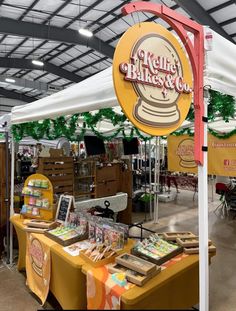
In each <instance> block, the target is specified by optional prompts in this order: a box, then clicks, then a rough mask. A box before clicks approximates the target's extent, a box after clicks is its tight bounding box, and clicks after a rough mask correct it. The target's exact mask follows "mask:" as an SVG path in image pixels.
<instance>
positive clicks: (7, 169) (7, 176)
mask: <svg viewBox="0 0 236 311" xmlns="http://www.w3.org/2000/svg"><path fill="white" fill-rule="evenodd" d="M8 137H9V135H8V131H7V130H6V131H5V152H6V153H5V160H6V163H5V165H6V179H5V181H6V193H5V204H6V218H7V223H6V230H7V243H6V244H7V264H9V262H10V261H9V258H10V254H9V238H10V237H9V232H10V231H9V218H10V217H9V216H10V208H9V139H8Z"/></svg>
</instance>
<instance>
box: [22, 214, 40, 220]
mask: <svg viewBox="0 0 236 311" xmlns="http://www.w3.org/2000/svg"><path fill="white" fill-rule="evenodd" d="M21 215H22V216H23V217H29V218H33V219H42V218H43V217H42V216H40V215H38V216H35V215H32V214H30V213H24V214H21Z"/></svg>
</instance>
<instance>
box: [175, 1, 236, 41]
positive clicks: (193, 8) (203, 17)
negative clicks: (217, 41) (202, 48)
mask: <svg viewBox="0 0 236 311" xmlns="http://www.w3.org/2000/svg"><path fill="white" fill-rule="evenodd" d="M175 2H176V3H177V4H178V5H179V6H180V7H181V8H182V9H183V10H184V11H186V12H187V13H188V14H189V15H190V16H191V17H192V18H193V19H194V20H196V21H197V22H198V23H199V24H202V25H208V26H210V27H211V29H212V30H214V31H216V32H217V33H219V34H220V35H221V36H223V37H225V38H226V39H228V40H229V41H231V42H233V43H235V42H234V40H233V39H232V38H231V37H230V35H229V34H227V32H226V31H225V30H224V29H223V28H221V27H220V25H219V24H218V23H217V22H216V21H215V20H214V18H212V17H211V15H210V14H209V13H207V12H206V11H205V10H204V8H203V7H202V6H201V5H200V4H199V3H198V2H197V1H196V0H192V1H189V0H175Z"/></svg>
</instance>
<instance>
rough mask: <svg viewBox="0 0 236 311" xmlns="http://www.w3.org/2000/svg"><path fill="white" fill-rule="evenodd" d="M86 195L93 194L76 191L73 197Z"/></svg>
mask: <svg viewBox="0 0 236 311" xmlns="http://www.w3.org/2000/svg"><path fill="white" fill-rule="evenodd" d="M88 194H90V195H95V192H79V191H76V192H75V195H76V196H80V195H88Z"/></svg>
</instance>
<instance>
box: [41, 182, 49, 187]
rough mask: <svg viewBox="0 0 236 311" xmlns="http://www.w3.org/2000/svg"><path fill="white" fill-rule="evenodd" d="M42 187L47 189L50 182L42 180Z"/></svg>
mask: <svg viewBox="0 0 236 311" xmlns="http://www.w3.org/2000/svg"><path fill="white" fill-rule="evenodd" d="M41 187H42V188H45V189H47V188H48V180H41Z"/></svg>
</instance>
